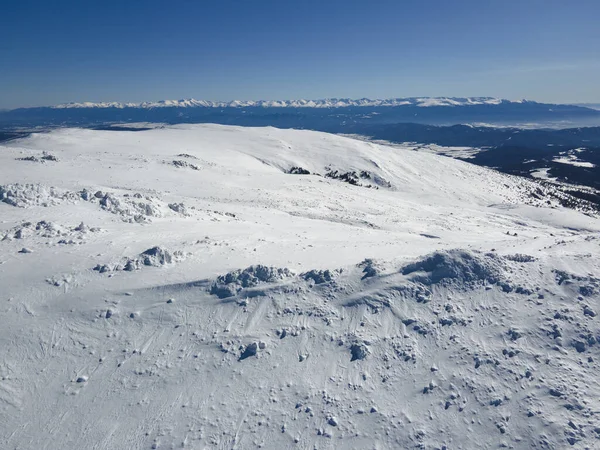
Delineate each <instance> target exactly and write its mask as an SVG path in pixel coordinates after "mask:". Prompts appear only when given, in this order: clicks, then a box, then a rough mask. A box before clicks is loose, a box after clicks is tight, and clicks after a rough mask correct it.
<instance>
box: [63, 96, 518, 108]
mask: <svg viewBox="0 0 600 450" xmlns="http://www.w3.org/2000/svg"><path fill="white" fill-rule="evenodd" d="M501 103H521V101H516V102H515V101H511V100H503V99H498V98H494V97H468V98H458V97H407V98H390V99H369V98H360V99H350V98H327V99H320V100H302V99H301V100H233V101H226V102H224V101H210V100H195V99H193V98H190V99H182V100H161V101H158V102H141V103H120V102H100V103H93V102H82V103H63V104H60V105H56V106H53V108H57V109H64V108H172V107H176V108H198V107H204V108H247V107H263V108H345V107H350V106H355V107H356V106H420V107H431V106H472V105H499V104H501Z"/></svg>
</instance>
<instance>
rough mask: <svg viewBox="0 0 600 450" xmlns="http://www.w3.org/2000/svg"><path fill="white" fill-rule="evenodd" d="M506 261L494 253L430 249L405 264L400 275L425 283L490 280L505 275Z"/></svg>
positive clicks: (472, 282) (484, 281)
mask: <svg viewBox="0 0 600 450" xmlns="http://www.w3.org/2000/svg"><path fill="white" fill-rule="evenodd" d="M504 270H505V263H504V261H503V259H502V257H500V256H498V255H496V254H494V253H485V254H482V253H479V252H470V251H467V250H448V251H439V252H435V253H432V254H430V255H428V256H426V257H425V258H423V259H421V260H419V261H416V262H414V263H412V264H409V265H407V266H405V267H404V268H403V269H402V274H403V275H412V278H413V280H415V281H419V282H421V283H423V284H426V285H432V284H438V283H462V284H475V283H486V282H487V283H490V284H496V283H498V282H500V281H502V280H503V279H504V276H503V272H504Z"/></svg>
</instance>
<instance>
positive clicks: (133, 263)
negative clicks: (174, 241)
mask: <svg viewBox="0 0 600 450" xmlns="http://www.w3.org/2000/svg"><path fill="white" fill-rule="evenodd" d="M184 258H185V254H184V253H183V252H181V251H179V250H176V251H174V252H171V251H169V250H167V249H165V248H162V247H158V246H156V247H152V248H149V249H148V250H145V251H143V252H142V253H140V255H139V256H137V257H135V258H124V259H123V260H121V262H119V263H117V264H113V265H110V264H97V265H96V266H95V267H94V268H93V270H95V271H97V272H100V273H106V272H113V271H121V270H124V271H127V272H133V271H134V270H140V269H141V268H142V267H163V266H167V265H171V264H174V263H176V262H179V261H182V260H183V259H184Z"/></svg>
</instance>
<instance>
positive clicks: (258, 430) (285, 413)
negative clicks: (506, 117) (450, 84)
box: [0, 125, 600, 449]
mask: <svg viewBox="0 0 600 450" xmlns="http://www.w3.org/2000/svg"><path fill="white" fill-rule="evenodd" d="M555 195H556V194H555V193H553V192H551V191H549V190H544V188H543V187H541V186H540V185H538V184H536V183H535V182H533V181H529V180H525V179H521V178H517V177H511V176H507V175H503V174H500V173H497V172H494V171H492V170H489V169H485V168H482V167H477V166H474V165H471V164H469V163H465V162H462V161H458V160H454V159H451V158H446V157H443V156H439V155H435V154H429V153H424V152H416V151H413V149H412V148H411V147H409V146H406V147H394V148H392V147H386V146H383V145H378V144H374V143H367V142H360V141H357V140H353V139H349V138H345V137H341V136H335V135H329V134H325V133H317V132H311V131H295V130H279V129H274V128H240V127H225V126H216V125H179V126H173V127H164V128H157V129H152V130H146V131H136V132H133V131H91V130H82V129H60V130H55V131H53V132H51V133H40V134H34V135H32V136H30V137H28V138H25V139H21V140H17V141H11V142H10V143H9V144H8V145H4V146H0V200H2V201H1V202H0V286H2V290H1V298H0V301H1V305H2V309H1V310H0V311H1V313H0V314H1V316H0V317H1V323H2V327H1V328H0V356H1V357H0V448H3V449H4V448H6V449H33V448H35V449H55V448H61V449H81V448H98V449H131V448H140V449H144V448H198V449H200V448H223V449H232V448H237V449H245V448H257V447H258V448H311V449H313V448H319V449H322V448H381V449H383V448H415V447H416V448H427V449H429V448H431V449H433V448H437V449H441V448H448V449H453V448H465V449H466V448H490V449H491V448H498V447H510V448H564V447H568V446H570V445H573V446H575V447H577V448H586V447H587V448H594V447H597V446H598V444H599V443H600V441H599V440H598V439H599V438H600V423H599V420H598V417H597V414H598V411H599V408H600V401H599V400H598V399H599V394H600V386H599V383H598V378H597V373H598V370H599V367H598V362H599V361H600V355H599V354H598V351H599V350H598V349H599V345H598V344H597V340H598V339H600V327H599V326H598V320H600V319H598V316H597V315H596V313H597V312H600V305H598V302H599V300H600V279H599V277H600V275H599V274H600V263H599V261H600V259H599V258H598V257H599V256H600V255H599V254H600V238H599V233H600V221H599V220H598V218H596V217H594V216H592V215H585V214H582V213H581V212H577V211H574V210H570V209H565V208H562V207H560V206H558V200H557V198H556V197H555Z"/></svg>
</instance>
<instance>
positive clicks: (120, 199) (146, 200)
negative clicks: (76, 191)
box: [80, 189, 164, 223]
mask: <svg viewBox="0 0 600 450" xmlns="http://www.w3.org/2000/svg"><path fill="white" fill-rule="evenodd" d="M80 196H81V198H82V199H83V200H85V201H89V202H92V203H96V202H98V205H99V206H100V208H102V209H103V210H104V211H107V212H109V213H111V214H115V215H117V216H119V217H120V218H121V220H123V221H124V222H128V223H134V222H135V223H145V222H150V221H151V220H152V218H156V217H162V216H163V212H162V210H163V209H164V208H163V205H162V203H161V202H160V201H158V200H157V199H155V198H153V197H150V196H143V195H142V194H140V193H135V194H133V195H130V194H123V195H122V196H119V195H117V194H114V193H108V192H106V193H105V192H102V191H96V193H95V194H91V192H90V191H88V190H87V189H84V190H82V191H81V192H80Z"/></svg>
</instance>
